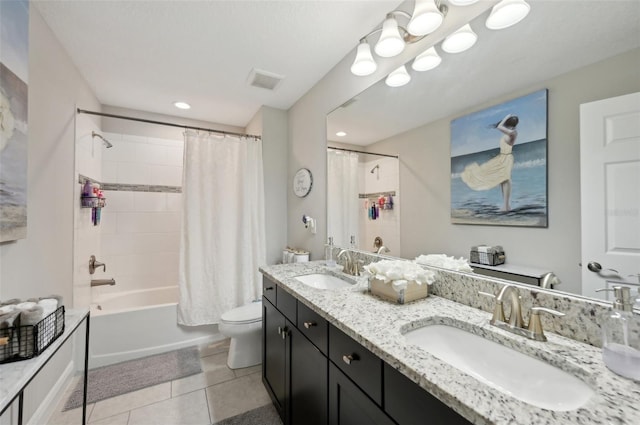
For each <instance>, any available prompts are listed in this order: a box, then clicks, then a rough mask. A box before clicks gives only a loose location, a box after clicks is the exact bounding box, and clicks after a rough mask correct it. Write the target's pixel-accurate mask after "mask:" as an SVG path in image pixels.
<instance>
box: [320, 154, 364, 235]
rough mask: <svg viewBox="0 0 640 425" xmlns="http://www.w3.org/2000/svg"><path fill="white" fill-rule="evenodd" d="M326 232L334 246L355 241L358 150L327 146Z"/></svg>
mask: <svg viewBox="0 0 640 425" xmlns="http://www.w3.org/2000/svg"><path fill="white" fill-rule="evenodd" d="M327 187H328V190H327V235H328V236H331V237H333V243H334V244H335V245H337V246H341V247H348V246H349V244H350V239H351V236H353V237H354V238H355V241H356V243H358V233H359V228H358V226H359V224H358V223H359V221H358V207H359V204H360V202H359V200H358V154H356V153H353V152H345V151H336V150H332V149H327Z"/></svg>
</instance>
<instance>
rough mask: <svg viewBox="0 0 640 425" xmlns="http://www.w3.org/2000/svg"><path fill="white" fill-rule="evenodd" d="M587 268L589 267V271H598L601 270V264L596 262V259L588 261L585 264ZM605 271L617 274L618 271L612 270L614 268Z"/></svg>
mask: <svg viewBox="0 0 640 425" xmlns="http://www.w3.org/2000/svg"><path fill="white" fill-rule="evenodd" d="M587 268H588V269H589V271H592V272H594V273H598V274H599V273H600V272H602V266H601V265H600V263H598V262H596V261H589V263H588V264H587ZM606 270H607V271H612V272H614V273H617V274H619V273H620V272H619V271H618V270H614V269H606Z"/></svg>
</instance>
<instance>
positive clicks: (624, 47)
mask: <svg viewBox="0 0 640 425" xmlns="http://www.w3.org/2000/svg"><path fill="white" fill-rule="evenodd" d="M529 3H530V4H531V12H530V14H529V15H528V16H527V17H526V18H525V19H524V20H523V21H522V22H520V23H519V24H517V25H515V26H513V27H511V28H508V29H504V30H501V31H491V30H488V29H487V28H486V27H485V25H484V21H485V20H486V18H487V16H488V12H486V13H485V14H483V15H481V16H480V17H478V18H477V19H475V20H474V21H473V22H472V23H471V25H472V27H473V29H474V31H475V32H476V33H477V34H478V42H477V43H476V45H475V46H473V47H472V48H471V49H470V50H468V51H466V52H463V53H459V54H456V55H451V54H446V53H442V51H441V50H440V47H439V45H438V44H436V49H438V51H439V52H440V54H441V56H442V59H443V60H442V64H441V65H440V66H439V67H438V68H436V69H434V70H432V71H428V72H422V73H417V72H415V71H411V70H410V73H411V75H412V77H413V79H412V81H411V82H410V83H409V84H408V85H406V86H404V87H400V88H395V89H394V88H389V87H387V86H386V85H385V84H384V83H383V82H379V83H377V84H376V85H374V86H372V87H371V88H370V89H368V90H366V91H365V92H363V93H361V94H360V95H358V96H356V98H357V101H356V102H354V103H352V104H351V105H350V106H348V107H346V108H338V109H337V110H336V111H334V112H333V113H331V115H330V117H329V119H328V124H327V137H328V139H329V140H335V141H339V142H343V143H351V144H358V145H368V144H371V143H374V142H376V141H379V140H384V139H385V138H388V137H391V136H393V135H395V134H398V133H401V132H404V131H407V130H409V129H412V128H416V127H419V126H421V125H424V124H426V123H429V122H433V121H435V120H437V119H441V118H444V117H450V116H456V115H459V114H461V113H462V112H463V111H465V110H468V109H469V108H474V107H477V105H480V104H482V103H485V102H488V101H491V99H497V98H500V97H502V96H506V95H508V94H510V93H513V92H515V91H518V90H522V89H523V88H526V87H533V86H535V85H536V84H539V83H540V82H543V81H546V80H549V79H551V78H553V77H555V76H558V75H561V74H563V73H566V72H569V71H571V70H574V69H577V68H580V67H583V66H586V65H588V64H591V63H595V62H598V61H600V60H603V59H605V58H607V57H610V56H614V55H617V54H619V53H622V52H625V51H628V50H631V49H634V48H638V47H640V1H638V0H631V1H620V0H616V1H586V0H583V1H569V0H552V1H549V0H547V1H541V0H529ZM635 70H636V72H637V73H638V80H639V81H640V63H639V64H637V67H636V68H635ZM603 84H607V82H603ZM553 95H554V94H553V93H550V96H553ZM339 130H342V131H345V132H347V133H348V135H347V137H344V138H338V137H336V136H335V133H336V132H337V131H339Z"/></svg>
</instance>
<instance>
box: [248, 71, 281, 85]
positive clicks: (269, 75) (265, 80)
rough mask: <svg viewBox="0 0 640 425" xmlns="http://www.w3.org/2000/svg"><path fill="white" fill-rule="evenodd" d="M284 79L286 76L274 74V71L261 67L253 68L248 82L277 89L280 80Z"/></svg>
mask: <svg viewBox="0 0 640 425" xmlns="http://www.w3.org/2000/svg"><path fill="white" fill-rule="evenodd" d="M283 79H284V76H282V75H278V74H274V73H273V72H267V71H263V70H261V69H255V68H253V69H252V70H251V72H250V73H249V78H248V79H247V83H248V84H249V85H250V86H253V87H259V88H261V89H267V90H275V89H276V88H277V87H278V86H279V85H280V82H281V81H282V80H283Z"/></svg>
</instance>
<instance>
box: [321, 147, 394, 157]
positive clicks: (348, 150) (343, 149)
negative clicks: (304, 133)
mask: <svg viewBox="0 0 640 425" xmlns="http://www.w3.org/2000/svg"><path fill="white" fill-rule="evenodd" d="M327 149H333V150H336V151H345V152H355V153H365V154H367V155H378V156H386V157H389V158H396V159H398V158H399V156H398V155H389V154H386V153H375V152H365V151H356V150H353V149H345V148H334V147H332V146H327Z"/></svg>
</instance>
